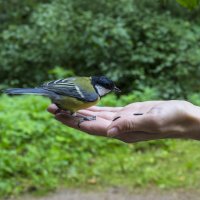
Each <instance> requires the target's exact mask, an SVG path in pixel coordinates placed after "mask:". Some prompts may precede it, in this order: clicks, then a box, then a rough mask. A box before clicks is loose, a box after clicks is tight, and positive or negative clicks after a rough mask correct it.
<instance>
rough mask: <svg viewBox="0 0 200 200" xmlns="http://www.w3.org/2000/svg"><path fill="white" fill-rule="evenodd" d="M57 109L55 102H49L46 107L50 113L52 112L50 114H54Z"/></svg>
mask: <svg viewBox="0 0 200 200" xmlns="http://www.w3.org/2000/svg"><path fill="white" fill-rule="evenodd" d="M57 110H58V107H57V106H56V105H55V104H51V105H50V106H49V107H48V108H47V111H48V112H50V113H52V114H55V113H56V111H57Z"/></svg>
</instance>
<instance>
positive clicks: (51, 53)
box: [0, 0, 200, 98]
mask: <svg viewBox="0 0 200 200" xmlns="http://www.w3.org/2000/svg"><path fill="white" fill-rule="evenodd" d="M134 2H135V1H134V0H120V1H117V2H116V1H114V0H109V1H104V0H103V1H92V2H91V1H84V2H83V1H71V0H57V1H48V3H40V4H38V5H37V6H35V7H34V9H33V10H32V12H31V13H30V14H29V15H28V17H27V18H26V22H24V23H23V24H17V23H10V25H8V26H6V28H5V29H4V30H3V31H2V32H1V33H0V45H1V50H0V60H1V63H0V69H1V73H0V78H1V80H3V82H4V84H7V85H13V86H27V85H34V84H35V83H38V84H39V83H41V82H42V81H44V80H47V79H49V78H53V77H52V76H49V74H48V72H49V70H50V71H51V70H52V69H53V68H54V67H56V66H63V67H64V69H67V70H69V71H70V70H72V69H73V71H74V73H75V74H76V75H94V74H106V75H107V76H109V77H112V79H113V80H115V81H117V82H118V83H119V85H120V86H121V88H122V89H123V90H124V91H125V92H130V91H133V90H134V89H143V88H145V87H157V89H158V90H159V96H161V97H162V98H172V97H173V98H175V97H186V96H187V94H188V93H190V92H193V91H198V90H199V74H200V73H199V67H200V66H199V63H200V51H199V46H198V42H199V41H200V28H199V26H197V25H195V24H193V23H191V22H189V21H184V20H181V19H175V18H172V16H171V15H170V13H167V12H163V13H158V12H156V11H155V12H153V11H152V10H149V9H147V8H144V7H140V6H137V4H135V3H134ZM163 83H164V84H163Z"/></svg>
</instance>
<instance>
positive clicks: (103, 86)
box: [92, 76, 120, 96]
mask: <svg viewBox="0 0 200 200" xmlns="http://www.w3.org/2000/svg"><path fill="white" fill-rule="evenodd" d="M92 85H93V86H94V88H95V90H96V91H97V93H98V94H99V96H104V95H106V94H108V93H109V92H111V91H116V92H120V89H118V88H117V87H116V86H115V84H114V82H113V81H112V80H110V79H108V78H107V77H105V76H92Z"/></svg>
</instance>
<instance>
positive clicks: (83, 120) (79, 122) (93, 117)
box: [78, 116, 96, 128]
mask: <svg viewBox="0 0 200 200" xmlns="http://www.w3.org/2000/svg"><path fill="white" fill-rule="evenodd" d="M93 120H96V116H85V117H80V118H79V121H78V128H80V124H81V123H83V122H85V121H93Z"/></svg>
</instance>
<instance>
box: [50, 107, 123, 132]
mask: <svg viewBox="0 0 200 200" xmlns="http://www.w3.org/2000/svg"><path fill="white" fill-rule="evenodd" d="M121 109H122V107H98V106H93V107H90V108H88V109H86V110H80V111H79V112H78V113H80V114H82V115H84V116H96V120H92V121H84V122H82V123H81V124H80V126H78V118H77V119H76V118H75V117H73V116H70V115H69V114H67V113H65V112H61V113H56V111H57V110H58V107H57V106H56V105H55V104H51V105H50V106H49V107H48V109H47V110H48V111H49V112H50V113H52V114H54V115H55V119H56V120H58V121H60V122H61V123H63V124H65V125H67V126H69V127H72V128H75V129H78V130H81V131H83V132H86V133H89V134H91V135H97V136H107V128H108V126H109V125H110V124H111V123H112V120H113V118H114V116H115V115H116V113H117V112H119V111H120V110H121Z"/></svg>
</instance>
